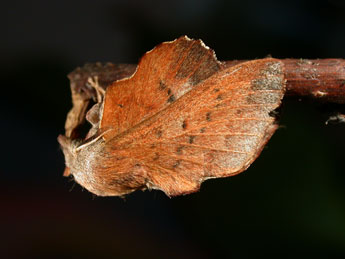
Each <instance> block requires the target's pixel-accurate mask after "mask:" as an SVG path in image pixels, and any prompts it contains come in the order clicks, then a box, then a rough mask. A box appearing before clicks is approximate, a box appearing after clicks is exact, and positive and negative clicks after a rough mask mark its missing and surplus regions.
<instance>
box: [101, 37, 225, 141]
mask: <svg viewBox="0 0 345 259" xmlns="http://www.w3.org/2000/svg"><path fill="white" fill-rule="evenodd" d="M220 68H221V63H220V62H219V61H217V59H216V57H215V54H214V52H213V51H212V50H211V49H209V48H208V47H206V46H205V45H204V44H203V43H202V41H201V40H191V39H189V38H187V37H186V36H184V37H180V38H178V39H177V40H175V41H172V42H165V43H162V44H160V45H158V46H157V47H155V48H154V49H153V50H151V51H149V52H147V53H146V54H145V55H144V56H143V57H142V59H141V60H140V62H139V65H138V67H137V71H136V72H135V73H134V75H133V76H132V77H130V78H127V79H124V80H120V81H117V82H114V83H113V85H111V86H110V87H108V89H107V91H106V95H105V100H104V109H103V116H102V120H101V128H111V129H113V130H112V135H111V136H110V135H109V134H108V135H106V136H105V137H106V138H107V137H108V138H110V137H113V136H114V135H116V134H120V133H121V132H124V131H126V130H128V129H130V128H132V127H133V126H135V125H137V124H138V123H140V122H142V121H143V120H145V119H147V118H149V117H151V116H152V115H154V114H156V113H157V112H159V111H161V110H163V109H164V108H166V107H167V106H169V105H170V104H171V103H173V102H174V101H176V100H177V99H179V98H180V97H181V96H183V95H184V94H185V93H187V92H188V91H190V90H191V89H193V88H194V87H195V86H196V85H198V84H199V83H201V82H202V81H204V80H205V79H206V78H208V77H210V76H211V75H213V74H214V73H215V72H217V71H219V70H220Z"/></svg>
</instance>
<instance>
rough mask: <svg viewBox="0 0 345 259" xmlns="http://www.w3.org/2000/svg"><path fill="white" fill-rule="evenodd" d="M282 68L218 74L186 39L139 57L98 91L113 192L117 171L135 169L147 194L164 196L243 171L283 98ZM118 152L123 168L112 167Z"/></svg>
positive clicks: (272, 63) (271, 62)
mask: <svg viewBox="0 0 345 259" xmlns="http://www.w3.org/2000/svg"><path fill="white" fill-rule="evenodd" d="M193 46H194V47H193ZM196 46H197V47H196ZM194 48H195V49H197V51H196V50H194ZM211 57H212V58H211ZM282 70H283V67H282V63H281V62H280V61H279V60H276V59H271V58H269V59H262V60H256V61H251V62H246V63H242V64H239V65H237V66H233V67H230V68H226V69H223V70H220V65H219V63H218V62H217V61H216V60H215V58H214V56H213V53H212V52H211V51H210V50H209V49H207V48H205V47H204V46H203V45H202V44H201V43H200V42H199V41H191V40H188V39H186V38H180V39H178V40H176V41H174V42H171V43H165V44H162V45H160V46H159V47H157V48H155V49H154V50H152V51H151V52H149V53H148V54H146V55H145V56H144V57H143V58H142V60H141V62H140V65H139V67H138V70H137V72H136V73H135V75H134V76H133V77H132V78H129V79H126V80H122V81H120V82H116V83H115V84H113V85H112V87H111V88H110V89H108V90H107V93H106V98H105V104H104V113H103V118H102V121H101V129H103V130H104V129H112V130H111V131H110V133H109V134H107V135H106V136H105V140H106V145H105V150H104V153H105V154H109V155H108V161H109V162H111V163H113V167H112V168H111V170H109V171H107V172H106V175H109V174H110V171H111V172H112V173H111V174H112V184H114V188H117V187H116V186H120V185H121V183H123V182H122V181H121V179H120V177H117V176H120V175H117V172H120V171H121V177H123V176H124V175H126V174H127V175H130V174H131V173H132V172H133V170H136V171H138V170H139V169H140V170H139V171H140V172H141V173H142V174H141V175H142V177H144V178H145V180H144V182H145V184H146V186H147V187H148V188H153V189H160V190H162V191H164V192H165V193H166V194H167V195H170V196H174V195H181V194H186V193H190V192H194V191H196V190H198V189H199V187H200V184H201V183H202V182H203V181H204V180H206V179H208V178H215V177H226V176H230V175H235V174H238V173H240V172H242V171H244V170H245V169H246V168H247V167H248V166H249V165H250V164H251V163H252V162H253V161H254V160H255V158H256V157H257V156H258V155H259V154H260V152H261V150H262V148H263V146H264V144H265V143H266V142H267V141H268V139H269V138H270V137H271V135H272V134H273V133H274V131H275V130H276V128H277V125H276V123H275V118H274V117H272V116H271V115H270V114H271V112H272V111H274V110H275V109H276V108H277V107H278V106H279V105H280V103H281V99H282V97H283V95H284V91H285V80H284V77H283V71H282ZM203 71H204V72H205V73H203ZM172 96H173V98H172ZM119 154H121V161H119V162H120V163H121V164H127V165H128V168H123V166H121V169H120V165H116V164H115V163H114V160H113V159H112V157H113V158H114V159H115V158H116V159H118V157H119ZM111 163H110V164H111ZM124 171H125V172H124ZM127 178H128V177H127ZM127 184H128V185H129V184H130V183H127Z"/></svg>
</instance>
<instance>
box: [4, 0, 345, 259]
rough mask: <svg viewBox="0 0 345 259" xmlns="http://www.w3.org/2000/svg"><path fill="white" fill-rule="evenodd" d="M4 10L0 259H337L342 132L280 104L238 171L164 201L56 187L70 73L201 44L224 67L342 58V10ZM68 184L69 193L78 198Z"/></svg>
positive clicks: (312, 107)
mask: <svg viewBox="0 0 345 259" xmlns="http://www.w3.org/2000/svg"><path fill="white" fill-rule="evenodd" d="M1 5H2V6H1V11H0V14H1V15H0V21H1V23H0V28H1V32H2V33H1V36H0V38H1V41H0V46H1V48H0V51H1V53H0V56H1V65H0V66H1V69H0V71H1V96H2V98H1V106H0V116H1V117H0V118H1V127H0V130H1V131H0V133H1V166H0V173H1V182H0V205H1V211H0V222H1V223H0V227H1V232H0V236H1V239H0V248H1V250H0V257H1V258H7V257H9V258H17V257H20V258H33V257H39V256H42V257H60V256H65V257H84V258H85V257H93V258H102V257H119V258H135V257H138V258H139V257H140V258H149V257H152V258H211V257H220V256H224V255H225V256H227V257H229V258H247V257H250V258H253V257H254V258H255V257H261V256H268V257H269V256H270V255H271V256H278V258H281V257H292V256H293V257H298V256H300V255H302V256H304V257H309V256H311V255H313V257H323V258H326V257H336V256H339V257H340V256H345V188H344V187H345V175H344V173H345V163H344V161H345V159H344V158H345V153H344V145H345V136H344V133H345V126H344V124H343V125H341V124H338V125H325V121H326V120H327V116H328V114H327V113H325V112H324V111H325V110H329V109H331V108H333V107H330V106H324V105H319V104H314V103H311V102H308V101H305V100H302V101H299V100H286V101H285V102H284V103H285V104H284V107H283V114H282V119H281V125H282V126H283V127H282V128H281V129H279V130H278V131H277V133H276V134H275V135H274V136H273V138H272V139H271V141H270V142H269V143H268V145H267V148H265V150H264V151H263V153H262V155H261V156H260V158H259V159H258V160H257V161H255V163H254V164H253V165H252V166H251V167H250V168H249V169H248V170H247V171H246V172H244V173H242V174H240V175H238V176H235V177H231V178H227V179H217V180H209V181H207V182H205V183H204V184H203V185H202V188H201V191H200V192H198V193H195V194H192V195H187V196H184V197H177V198H173V199H169V198H168V197H166V196H165V195H164V194H163V193H161V192H158V191H151V192H149V191H146V192H141V191H139V192H136V193H133V194H131V195H129V196H127V197H126V199H121V198H116V197H110V198H101V197H95V196H93V195H92V194H90V193H88V192H87V191H86V190H83V189H82V188H81V187H80V186H79V185H75V186H74V183H73V182H72V181H69V180H68V178H64V177H62V172H63V168H64V160H63V155H62V152H61V151H60V149H59V146H58V144H57V141H56V137H57V135H58V134H61V133H63V131H64V128H63V127H64V121H65V116H66V113H67V112H68V110H69V109H70V108H71V100H70V92H69V82H68V80H67V78H66V75H67V73H69V72H70V71H71V70H73V69H74V68H75V67H76V66H80V65H83V64H84V63H86V62H95V61H112V62H115V63H136V62H137V61H138V59H139V58H140V56H141V55H143V54H144V53H145V52H146V51H148V50H150V49H152V48H153V47H154V46H155V45H156V44H158V43H160V42H162V41H167V40H173V39H175V38H177V37H178V36H180V35H184V34H186V35H188V36H190V37H193V38H201V39H203V41H204V42H205V44H206V45H208V46H210V47H211V48H213V49H214V50H215V51H216V53H217V57H218V58H219V59H220V60H230V59H254V58H262V57H265V56H266V55H268V54H271V55H272V56H273V57H277V58H290V57H291V58H301V57H303V58H326V57H337V58H344V56H345V2H344V1H340V0H339V1H336V0H334V1H323V2H317V1H297V0H289V1H267V0H265V1H254V0H253V1H244V0H243V1H225V0H224V1H214V0H194V1H182V0H175V1H158V0H156V1H139V0H137V1H125V0H123V1H106V0H103V1H43V0H41V1H7V3H2V4H1ZM73 187H74V188H73Z"/></svg>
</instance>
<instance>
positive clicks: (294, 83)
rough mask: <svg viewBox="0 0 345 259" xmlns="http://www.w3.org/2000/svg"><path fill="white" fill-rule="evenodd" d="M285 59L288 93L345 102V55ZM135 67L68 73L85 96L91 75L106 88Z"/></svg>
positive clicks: (109, 66) (94, 66)
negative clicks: (333, 57) (338, 56)
mask: <svg viewBox="0 0 345 259" xmlns="http://www.w3.org/2000/svg"><path fill="white" fill-rule="evenodd" d="M242 62H244V60H233V61H225V62H223V64H224V66H225V67H229V66H233V65H236V64H239V63H242ZM282 62H283V63H284V65H285V78H286V80H287V82H286V90H287V91H286V95H287V96H296V97H309V98H313V99H317V100H321V101H325V102H335V103H345V60H344V59H310V60H309V59H282ZM135 68H136V65H114V64H111V63H107V64H105V65H102V64H100V63H95V64H87V65H85V66H84V67H82V68H77V69H75V70H74V71H73V72H72V73H70V74H69V76H68V77H69V79H70V80H71V87H72V90H73V91H75V92H78V93H80V92H83V93H85V94H86V96H85V98H91V97H94V92H93V89H92V88H91V87H90V86H88V85H87V78H88V77H90V76H98V78H99V83H100V85H101V86H102V87H103V88H106V87H107V86H108V85H109V84H111V83H112V82H113V81H115V80H118V79H121V78H124V77H127V76H130V75H131V74H133V73H134V71H135Z"/></svg>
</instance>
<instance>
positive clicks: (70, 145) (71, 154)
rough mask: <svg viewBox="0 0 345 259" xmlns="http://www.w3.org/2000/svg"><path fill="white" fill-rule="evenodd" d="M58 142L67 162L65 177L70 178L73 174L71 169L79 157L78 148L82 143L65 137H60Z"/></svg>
mask: <svg viewBox="0 0 345 259" xmlns="http://www.w3.org/2000/svg"><path fill="white" fill-rule="evenodd" d="M58 142H59V144H60V146H61V148H62V152H63V154H64V156H65V161H66V162H65V163H66V169H65V171H64V176H69V175H70V174H71V167H73V163H74V162H73V161H75V159H76V157H77V148H78V146H79V145H80V144H81V141H79V140H72V139H71V138H68V137H66V136H64V135H59V137H58Z"/></svg>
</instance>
